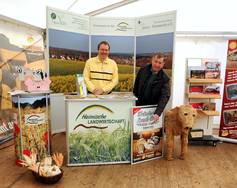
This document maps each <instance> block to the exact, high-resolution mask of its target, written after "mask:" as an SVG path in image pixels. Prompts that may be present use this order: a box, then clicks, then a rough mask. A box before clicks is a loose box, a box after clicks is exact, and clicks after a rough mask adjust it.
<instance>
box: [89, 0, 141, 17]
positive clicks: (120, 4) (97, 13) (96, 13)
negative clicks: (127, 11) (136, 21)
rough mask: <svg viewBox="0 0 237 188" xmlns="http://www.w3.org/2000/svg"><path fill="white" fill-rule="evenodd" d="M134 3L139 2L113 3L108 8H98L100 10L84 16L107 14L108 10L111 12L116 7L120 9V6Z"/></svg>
mask: <svg viewBox="0 0 237 188" xmlns="http://www.w3.org/2000/svg"><path fill="white" fill-rule="evenodd" d="M136 1H139V0H124V1H120V2H118V3H114V4H111V5H108V6H105V7H103V8H100V9H97V10H94V11H92V12H88V13H86V14H85V15H88V16H96V15H99V14H102V13H104V12H108V11H110V10H113V9H116V8H118V7H122V6H125V5H128V4H130V3H134V2H136Z"/></svg>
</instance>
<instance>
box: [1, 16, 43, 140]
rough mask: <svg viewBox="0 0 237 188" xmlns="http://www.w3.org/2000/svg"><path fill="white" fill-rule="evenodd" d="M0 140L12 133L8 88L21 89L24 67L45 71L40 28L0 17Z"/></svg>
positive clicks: (10, 135) (10, 103) (7, 137)
mask: <svg viewBox="0 0 237 188" xmlns="http://www.w3.org/2000/svg"><path fill="white" fill-rule="evenodd" d="M0 25H1V27H0V68H1V69H0V143H3V142H5V141H7V140H9V139H10V138H12V137H13V133H12V132H13V119H14V118H13V117H12V113H11V110H12V102H11V97H10V95H9V94H8V92H9V91H10V90H12V89H22V88H21V81H22V80H23V79H24V74H23V73H24V70H25V69H30V70H33V71H38V70H41V71H45V69H46V63H45V58H44V41H43V36H42V30H41V29H39V28H36V27H33V26H30V25H27V24H23V23H21V22H17V21H15V20H11V19H10V18H6V17H0Z"/></svg>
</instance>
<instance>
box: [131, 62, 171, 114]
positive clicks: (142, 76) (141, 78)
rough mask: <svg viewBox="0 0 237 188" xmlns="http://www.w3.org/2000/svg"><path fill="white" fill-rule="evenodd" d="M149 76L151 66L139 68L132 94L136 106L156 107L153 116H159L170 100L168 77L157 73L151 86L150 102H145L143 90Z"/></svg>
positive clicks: (162, 72) (161, 72)
mask: <svg viewBox="0 0 237 188" xmlns="http://www.w3.org/2000/svg"><path fill="white" fill-rule="evenodd" d="M151 75H152V71H151V64H149V65H146V66H145V67H144V68H141V69H140V70H139V72H138V74H137V77H136V80H135V84H134V89H133V93H134V95H135V96H136V97H137V98H138V100H137V102H136V105H137V106H143V105H157V108H156V111H155V114H158V115H159V116H160V115H161V113H162V112H163V110H164V108H165V105H166V104H167V102H168V101H169V98H170V86H169V77H168V76H167V75H166V73H165V72H164V71H163V70H160V71H159V72H158V74H157V78H156V79H155V80H154V81H153V82H152V84H151V87H152V88H151V96H150V100H149V101H146V100H145V98H144V90H145V85H146V84H147V81H148V80H149V77H150V76H151Z"/></svg>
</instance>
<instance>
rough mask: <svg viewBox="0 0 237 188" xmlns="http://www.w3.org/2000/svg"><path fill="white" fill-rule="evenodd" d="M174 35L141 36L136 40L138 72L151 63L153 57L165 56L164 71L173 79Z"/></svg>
mask: <svg viewBox="0 0 237 188" xmlns="http://www.w3.org/2000/svg"><path fill="white" fill-rule="evenodd" d="M173 43H174V33H165V34H157V35H146V36H139V37H137V38H136V70H139V68H140V67H144V66H146V65H147V64H150V63H151V57H152V55H154V54H156V53H161V54H163V55H164V56H165V66H164V71H165V72H166V73H167V74H168V76H170V78H171V77H172V62H173Z"/></svg>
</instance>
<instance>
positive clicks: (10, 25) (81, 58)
mask: <svg viewBox="0 0 237 188" xmlns="http://www.w3.org/2000/svg"><path fill="white" fill-rule="evenodd" d="M176 21H177V11H168V12H163V13H159V14H151V15H146V16H137V17H133V18H132V17H94V16H91V15H82V14H76V13H73V12H70V11H66V10H61V9H58V8H53V7H47V9H46V22H47V24H46V30H42V29H40V28H37V27H33V26H30V25H27V24H24V23H21V22H18V21H16V20H12V19H10V18H7V17H4V16H1V17H0V24H1V28H0V67H1V70H0V78H1V80H0V81H1V88H0V92H1V101H0V102H1V103H0V104H1V108H0V144H2V145H3V146H4V145H5V144H6V143H7V142H8V141H9V140H10V142H11V140H13V141H14V143H13V145H14V149H13V150H14V152H12V153H11V154H12V157H9V158H11V159H12V158H14V159H15V162H16V164H17V165H18V166H21V165H23V166H24V165H26V166H28V167H30V168H29V169H30V170H31V171H32V174H33V176H35V178H36V180H37V181H39V182H41V183H42V182H43V183H46V184H52V183H56V182H58V181H59V180H60V179H61V178H62V176H63V174H66V173H68V174H70V175H68V176H65V179H66V178H69V179H70V178H72V179H71V180H72V181H73V182H74V184H73V185H75V184H76V183H75V182H76V180H77V175H75V177H72V176H71V175H72V173H74V172H76V173H75V174H83V173H85V172H87V171H88V172H90V173H91V172H92V174H94V175H95V176H96V173H98V171H99V170H101V169H102V168H103V167H105V169H106V168H108V169H109V170H108V171H110V170H111V169H112V170H114V168H116V167H114V166H119V167H118V168H121V169H123V170H124V169H125V168H127V167H125V166H130V167H129V170H127V172H126V170H124V174H125V175H124V179H126V177H130V175H131V174H133V173H135V172H134V169H135V171H137V172H139V170H141V168H143V167H145V169H146V168H147V169H152V167H151V166H155V162H157V161H159V167H161V169H162V168H164V165H167V164H168V163H167V164H166V162H165V161H164V160H165V158H164V157H165V156H166V154H167V148H168V146H169V143H168V144H167V142H168V138H167V132H165V130H164V128H165V121H166V122H167V121H168V120H167V117H166V113H169V112H170V111H169V110H170V109H172V110H174V111H175V110H177V109H179V106H180V105H183V104H190V105H191V106H192V108H193V109H195V110H196V111H197V112H200V111H201V112H202V113H200V114H201V115H200V114H199V115H200V116H199V115H197V116H198V119H197V120H196V122H195V123H194V125H193V127H192V129H191V131H190V133H189V134H188V141H189V144H190V145H192V144H193V145H198V146H197V147H196V148H195V149H197V151H198V152H197V151H196V150H195V149H194V147H192V148H191V152H196V154H195V155H197V156H198V157H199V158H200V155H201V154H202V155H203V153H205V152H206V150H207V148H213V149H211V150H212V152H213V153H214V152H216V151H217V150H218V152H219V153H221V150H220V149H218V147H220V148H222V146H221V144H219V143H222V141H223V142H231V143H237V140H236V139H237V123H236V122H237V119H236V117H237V116H236V114H237V97H236V95H237V93H236V88H237V79H236V78H237V77H236V76H237V55H236V54H237V53H236V51H237V39H236V36H237V33H230V34H229V35H228V33H223V34H221V33H218V34H215V33H212V32H192V31H186V32H179V31H178V32H177V31H176V28H177V26H176ZM16 36H17V37H16ZM101 41H107V42H108V43H109V44H110V54H109V57H110V58H111V59H113V60H115V62H116V63H117V65H118V74H119V83H118V84H117V86H116V87H115V88H114V89H113V92H111V93H110V94H106V95H93V94H91V93H88V94H86V95H81V92H82V91H81V90H82V88H80V87H79V86H78V82H79V81H78V79H79V78H78V76H81V75H82V73H83V70H84V67H85V63H86V61H87V60H88V59H89V58H91V57H95V56H97V45H98V43H99V42H101ZM155 53H161V54H162V55H164V56H165V66H164V71H165V73H166V74H167V75H168V76H169V78H170V88H171V97H170V99H169V102H168V104H167V105H166V108H165V110H164V112H163V113H162V115H161V117H160V119H159V121H157V122H153V120H152V115H153V114H154V112H155V109H156V106H154V105H148V106H136V100H137V98H136V97H135V96H134V94H133V92H132V91H133V87H134V81H135V78H136V75H137V73H138V71H139V69H140V68H142V67H144V66H145V65H147V64H149V63H150V62H151V58H152V55H153V54H155ZM82 82H83V78H82ZM83 92H84V91H83ZM177 114H178V112H177ZM235 116H236V117H235ZM165 117H166V119H165ZM174 126H175V125H174ZM213 130H214V131H213ZM215 131H216V132H215ZM58 135H60V138H61V136H62V135H63V141H62V139H58V138H57V137H58ZM186 136H187V135H186ZM183 140H184V139H183V138H182V136H181V141H177V140H175V142H174V143H175V144H177V143H181V153H182V152H183V148H182V147H183ZM174 143H173V145H174ZM55 145H57V147H55ZM206 146H207V147H206ZM208 146H217V147H208ZM233 147H235V146H234V145H232V146H230V148H232V149H233ZM55 148H56V149H55ZM62 148H63V149H62ZM216 148H217V149H216ZM3 149H4V147H3ZM202 149H203V150H202ZM0 151H1V150H0ZM58 152H60V153H58ZM179 152H180V151H179V149H178V151H177V150H176V149H175V152H174V155H175V156H177V155H178V153H179ZM228 152H230V150H227V153H228ZM198 153H200V154H198ZM214 154H216V153H214ZM216 155H217V154H216ZM222 155H224V154H222ZM13 156H14V157H13ZM231 156H232V155H231V154H230V157H231ZM192 157H193V158H195V157H194V155H192ZM176 158H177V157H175V159H176ZM180 158H181V157H180ZM217 158H218V157H217ZM155 159H160V160H155ZM189 159H190V156H188V157H187V159H186V158H185V160H184V161H186V160H188V161H189ZM167 160H168V159H167ZM192 160H193V159H192ZM208 160H209V161H210V162H212V165H213V164H215V162H213V161H214V160H210V158H208ZM63 161H64V162H63ZM193 161H195V159H194V160H193ZM181 162H183V161H181ZM189 162H190V161H189ZM204 162H205V161H204ZM204 162H203V161H202V163H204ZM216 163H217V162H216ZM223 163H224V162H223ZM32 164H34V165H32ZM115 164H116V165H115ZM119 164H124V166H122V167H120V165H119ZM182 164H183V163H182ZM192 164H194V163H189V165H190V166H192ZM110 165H114V166H113V167H111V166H110ZM146 165H148V166H146ZM149 165H150V167H149ZM162 165H163V166H162ZM175 165H177V164H175ZM201 165H202V164H201ZM82 166H83V167H82ZM106 166H107V167H106ZM184 166H185V165H184ZM194 166H195V165H194ZM204 166H208V165H204ZM220 166H221V165H220ZM195 167H196V168H198V169H199V167H197V166H195ZM6 168H7V167H5V166H4V169H6ZM156 168H157V167H156ZM172 168H175V167H172ZM208 168H209V167H208ZM48 169H50V170H48ZM121 169H120V171H121ZM112 170H111V174H110V172H107V175H108V176H109V177H112V178H107V180H106V181H108V182H110V181H113V178H114V177H115V175H113V174H117V172H114V171H113V173H112ZM123 170H122V171H121V172H122V173H123ZM156 170H157V169H156ZM199 170H200V169H199ZM70 171H71V172H70ZM95 171H96V172H95ZM102 171H103V170H102ZM105 171H107V170H105ZM128 171H129V172H128ZM2 172H3V171H2ZM81 172H82V173H81ZM154 172H155V171H154ZM170 173H171V172H170ZM191 173H194V172H193V171H192V172H191ZM154 174H156V172H155V173H154ZM180 174H182V172H180ZM22 176H25V174H23V175H22ZM69 176H71V177H69ZM131 176H133V175H131ZM151 176H152V177H153V171H152V172H151ZM45 177H47V178H45ZM51 177H53V178H51ZM83 177H84V176H80V178H81V179H83ZM179 177H180V176H179ZM147 178H148V179H149V177H148V176H147ZM153 178H154V177H153ZM153 178H150V179H153ZM163 178H164V177H163ZM28 179H29V178H28ZM69 179H67V181H70V180H69ZM92 179H93V178H92ZM105 179H106V178H105ZM137 179H141V177H139V178H137ZM197 179H198V178H197ZM202 179H203V178H202ZM204 179H205V178H204ZM81 181H86V182H88V181H89V180H88V181H87V179H86V176H85V177H84V180H80V183H81ZM90 181H92V182H93V180H90ZM195 181H196V182H197V181H198V180H195ZM61 182H62V181H60V183H61ZM67 183H68V182H67ZM186 183H187V182H186ZM22 184H23V183H22ZM94 184H96V183H95V182H94V183H92V186H94ZM207 184H208V183H206V184H202V183H200V185H207ZM4 185H7V183H5V184H4ZM77 185H78V184H77ZM96 185H97V184H96ZM208 185H210V184H208ZM221 185H223V184H221ZM228 185H230V184H228ZM78 186H79V185H78ZM99 186H102V187H103V186H107V182H104V183H101V184H99ZM171 187H172V186H171Z"/></svg>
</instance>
